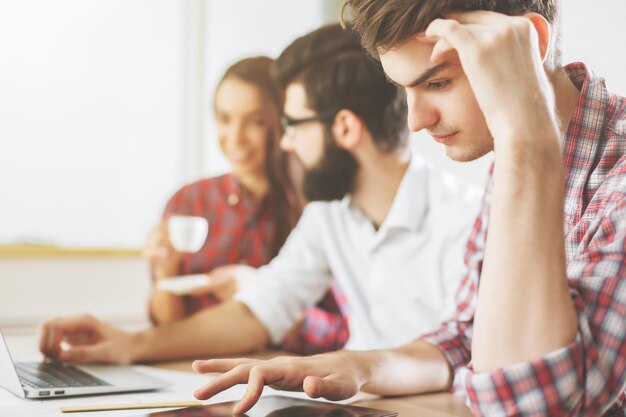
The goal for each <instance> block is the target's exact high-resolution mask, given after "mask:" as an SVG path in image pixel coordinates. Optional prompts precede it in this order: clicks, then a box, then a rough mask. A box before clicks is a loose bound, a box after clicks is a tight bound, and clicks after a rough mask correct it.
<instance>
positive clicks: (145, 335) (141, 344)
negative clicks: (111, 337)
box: [128, 329, 154, 363]
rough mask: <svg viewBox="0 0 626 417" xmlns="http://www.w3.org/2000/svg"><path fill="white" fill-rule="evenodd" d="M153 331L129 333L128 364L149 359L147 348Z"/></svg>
mask: <svg viewBox="0 0 626 417" xmlns="http://www.w3.org/2000/svg"><path fill="white" fill-rule="evenodd" d="M153 333H154V329H148V330H144V331H140V332H135V333H131V334H130V335H129V338H130V343H129V345H130V346H129V349H128V352H129V356H130V358H129V359H130V362H131V363H134V362H141V361H145V360H147V359H149V357H150V355H149V353H150V352H149V347H150V345H151V342H150V340H151V338H152V337H153Z"/></svg>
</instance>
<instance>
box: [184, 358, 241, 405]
mask: <svg viewBox="0 0 626 417" xmlns="http://www.w3.org/2000/svg"><path fill="white" fill-rule="evenodd" d="M252 366H253V365H252V364H247V365H238V366H236V367H234V368H233V369H231V370H230V371H228V372H226V373H224V374H222V375H220V376H218V377H217V378H215V379H213V380H212V381H209V382H208V383H206V384H205V385H204V386H203V387H200V388H198V389H197V390H195V391H194V392H193V396H194V397H196V398H197V399H199V400H206V399H208V398H211V397H213V396H214V395H216V394H219V393H220V392H222V391H225V390H227V389H228V388H230V387H233V386H235V385H237V384H244V383H246V382H248V375H249V373H250V369H251V368H252Z"/></svg>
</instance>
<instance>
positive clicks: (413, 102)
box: [406, 90, 439, 132]
mask: <svg viewBox="0 0 626 417" xmlns="http://www.w3.org/2000/svg"><path fill="white" fill-rule="evenodd" d="M406 101H407V110H408V125H409V130H411V132H419V131H420V130H422V129H425V128H428V127H430V126H433V125H435V124H437V122H438V121H439V112H438V110H437V109H436V108H435V106H434V105H432V104H431V103H429V101H428V99H427V98H425V97H420V95H419V94H416V93H415V92H413V91H410V90H409V91H407V94H406Z"/></svg>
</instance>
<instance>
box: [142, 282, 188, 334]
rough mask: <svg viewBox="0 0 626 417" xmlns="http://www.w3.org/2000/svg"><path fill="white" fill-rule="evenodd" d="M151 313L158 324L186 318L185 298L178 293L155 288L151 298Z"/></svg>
mask: <svg viewBox="0 0 626 417" xmlns="http://www.w3.org/2000/svg"><path fill="white" fill-rule="evenodd" d="M150 313H151V315H152V318H153V319H154V321H155V324H157V325H162V324H167V323H172V322H175V321H179V320H182V319H183V318H185V300H184V298H183V297H180V296H178V295H174V294H170V293H167V292H165V291H159V290H155V291H154V293H153V294H152V299H151V300H150Z"/></svg>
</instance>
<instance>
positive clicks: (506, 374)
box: [423, 63, 626, 416]
mask: <svg viewBox="0 0 626 417" xmlns="http://www.w3.org/2000/svg"><path fill="white" fill-rule="evenodd" d="M566 70H567V72H568V75H569V77H570V79H571V80H572V81H573V82H574V84H576V86H577V87H578V88H579V90H580V91H581V95H580V99H579V102H578V105H577V108H576V110H575V112H574V115H573V118H572V120H571V122H570V125H569V127H568V130H567V131H566V132H565V134H564V137H563V155H564V163H565V175H566V195H565V202H564V203H565V204H564V210H565V226H564V227H565V233H566V241H565V245H566V255H567V277H568V281H569V288H570V293H571V296H572V300H573V301H574V305H575V308H576V311H577V314H578V323H579V324H578V335H577V337H576V339H575V340H574V341H573V342H572V343H571V344H570V345H568V346H564V347H562V348H560V349H558V350H556V351H553V352H550V353H549V354H547V355H546V356H544V357H541V358H536V359H535V360H533V361H531V362H527V363H519V364H515V365H512V366H509V367H505V368H502V369H498V370H496V371H494V372H484V373H477V372H474V371H473V369H472V366H471V351H470V347H471V339H472V328H473V327H472V321H473V317H474V312H475V309H476V303H477V290H478V285H479V281H480V274H481V268H482V262H483V256H484V248H485V242H486V239H487V225H488V219H489V208H490V201H491V195H492V174H493V166H492V170H491V173H490V175H489V181H488V185H487V190H486V193H485V197H484V202H483V208H482V211H481V214H480V215H479V217H478V219H477V220H476V222H475V225H474V229H473V232H472V234H471V237H470V241H469V243H468V250H467V252H466V257H465V260H466V264H467V266H468V273H467V275H466V276H465V278H464V279H463V281H462V283H461V285H460V287H459V290H458V293H457V311H456V313H455V315H454V317H453V318H452V319H451V320H449V321H447V322H446V323H444V324H442V326H441V327H440V328H439V329H438V330H436V331H434V332H432V333H430V334H428V335H425V336H424V337H423V339H424V340H426V341H428V342H430V343H432V344H434V345H436V346H438V347H439V348H440V349H441V350H442V351H443V352H444V354H445V355H446V357H447V359H448V361H449V363H450V365H451V366H452V368H453V369H454V371H455V378H454V384H453V389H454V390H455V391H457V392H459V393H463V394H465V395H466V396H467V400H468V403H469V405H470V406H471V408H472V410H473V411H474V412H475V413H476V414H478V415H485V416H500V415H507V416H561V415H581V416H582V415H584V416H602V415H624V411H623V409H622V407H623V406H624V399H625V398H626V397H625V395H624V388H625V381H626V258H625V252H626V99H625V98H623V97H620V96H618V95H616V94H613V93H611V92H609V91H608V90H607V88H606V86H605V84H604V80H603V79H602V78H600V77H598V76H596V75H595V74H594V73H593V72H591V71H590V70H588V69H587V68H586V67H585V65H584V64H581V63H575V64H571V65H569V66H567V67H566ZM496 163H497V161H496ZM546 319H549V318H546Z"/></svg>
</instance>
